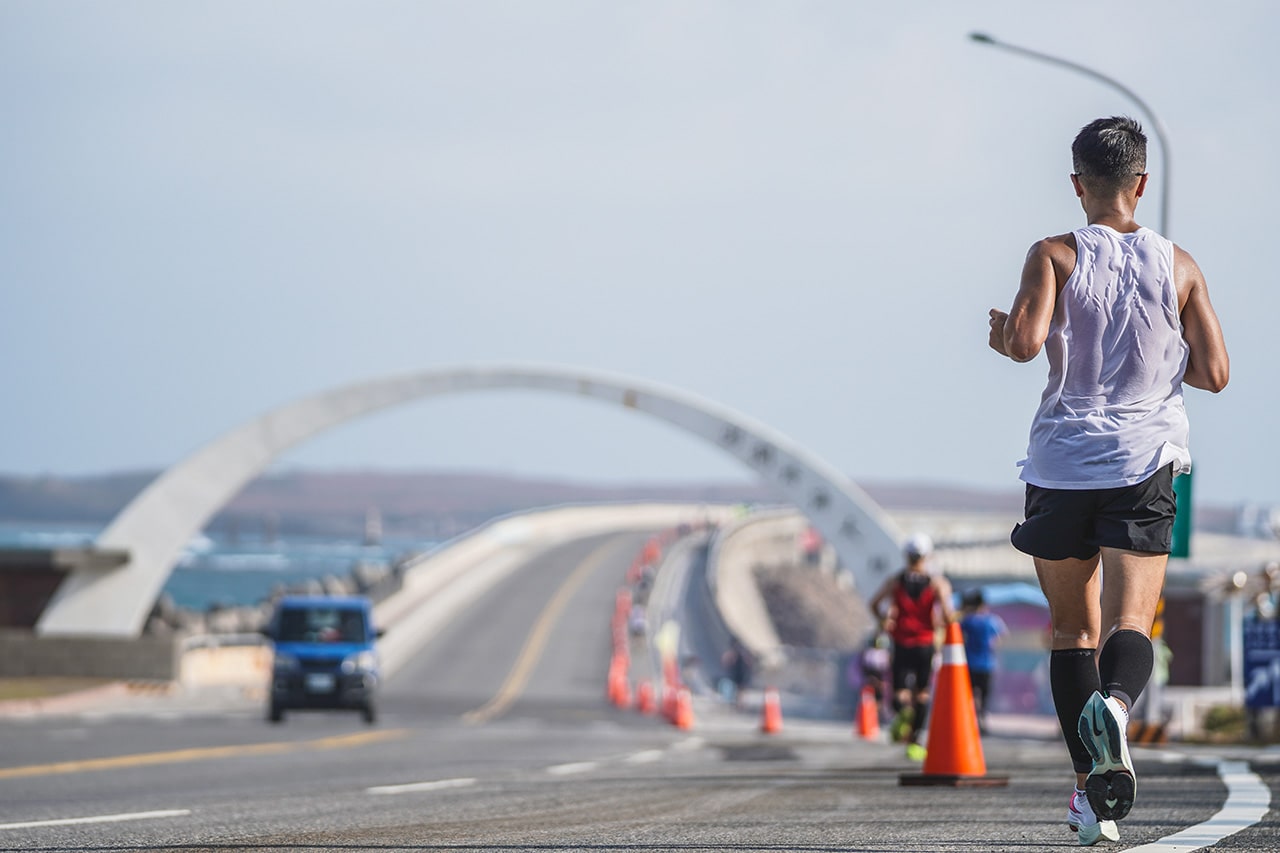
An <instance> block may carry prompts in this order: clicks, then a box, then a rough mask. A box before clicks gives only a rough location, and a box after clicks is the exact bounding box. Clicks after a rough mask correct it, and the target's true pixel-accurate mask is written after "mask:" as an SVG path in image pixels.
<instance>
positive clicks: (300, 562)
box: [0, 523, 437, 611]
mask: <svg viewBox="0 0 1280 853" xmlns="http://www.w3.org/2000/svg"><path fill="white" fill-rule="evenodd" d="M101 530H102V528H101V527H100V526H94V525H75V524H35V523H30V524H14V523H0V548H76V547H84V546H87V545H91V544H92V543H93V541H94V539H96V538H97V536H98V534H99V533H100V532H101ZM436 544H437V543H435V542H433V541H430V540H425V539H407V538H395V537H386V538H382V539H381V540H380V541H378V542H377V543H375V544H366V543H365V542H363V541H362V540H361V539H359V538H354V539H343V538H339V537H333V536H320V535H309V536H308V535H280V536H274V537H265V536H261V535H258V536H244V535H239V536H236V537H234V538H232V537H228V536H226V535H220V534H199V535H197V536H195V537H194V538H193V539H192V540H191V541H190V542H189V543H187V547H186V548H185V549H184V550H183V552H182V555H181V556H180V557H179V559H178V563H177V565H176V566H175V567H174V570H173V572H172V573H171V574H170V575H169V578H168V580H166V582H165V585H164V589H163V592H162V594H166V595H168V596H169V597H170V598H172V599H173V602H174V604H176V605H177V606H179V607H182V608H185V609H189V610H200V611H204V610H208V609H210V608H212V607H234V606H241V605H251V604H257V603H258V602H260V601H262V600H263V599H265V598H268V597H270V596H271V594H272V593H273V592H275V591H277V590H278V589H280V588H296V587H297V586H299V585H300V584H303V583H305V582H307V581H310V580H319V579H322V578H324V577H326V576H329V575H332V576H334V577H346V576H348V575H350V574H351V571H352V569H354V568H355V566H356V565H357V564H359V563H372V564H375V565H379V564H380V565H391V564H393V563H394V562H396V561H399V560H401V559H404V558H406V557H408V556H411V555H413V554H420V553H425V552H427V551H430V550H431V549H432V548H433V547H435V545H436Z"/></svg>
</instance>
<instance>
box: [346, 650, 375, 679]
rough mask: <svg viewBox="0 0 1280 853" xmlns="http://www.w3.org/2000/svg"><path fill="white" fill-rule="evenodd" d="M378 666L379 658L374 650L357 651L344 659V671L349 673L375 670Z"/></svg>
mask: <svg viewBox="0 0 1280 853" xmlns="http://www.w3.org/2000/svg"><path fill="white" fill-rule="evenodd" d="M377 668H378V658H377V656H376V655H374V653H373V652H370V651H363V652H356V653H355V654H353V655H347V656H346V657H345V658H343V659H342V671H343V672H344V673H346V674H347V675H350V674H352V673H353V672H373V671H374V670H376V669H377Z"/></svg>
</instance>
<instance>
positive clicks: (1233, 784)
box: [1129, 761, 1271, 853]
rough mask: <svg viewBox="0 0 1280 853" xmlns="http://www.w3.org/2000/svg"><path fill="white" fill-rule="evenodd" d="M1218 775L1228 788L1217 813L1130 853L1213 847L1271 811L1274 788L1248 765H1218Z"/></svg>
mask: <svg viewBox="0 0 1280 853" xmlns="http://www.w3.org/2000/svg"><path fill="white" fill-rule="evenodd" d="M1218 776H1220V777H1221V778H1222V781H1223V783H1225V784H1226V786H1227V801H1226V802H1225V803H1224V804H1223V806H1222V809H1221V810H1220V811H1219V812H1218V813H1217V814H1215V815H1214V816H1213V817H1211V818H1209V819H1208V820H1206V821H1205V822H1204V823H1197V824H1196V825H1195V826H1189V827H1187V828H1186V829H1184V830H1182V831H1181V832H1175V833H1174V834H1173V835H1168V836H1165V837H1164V838H1161V839H1160V840H1159V841H1153V842H1151V843H1150V844H1144V845H1142V846H1141V847H1131V848H1130V849H1129V853H1190V851H1192V850H1201V849H1203V848H1205V847H1210V846H1212V845H1214V844H1216V843H1218V842H1219V841H1221V840H1222V839H1224V838H1226V837H1227V836H1228V835H1234V834H1235V833H1237V832H1239V831H1240V830H1242V829H1246V828H1248V827H1250V826H1253V825H1254V824H1255V823H1257V822H1258V821H1260V820H1262V819H1263V818H1264V817H1265V816H1266V814H1267V810H1268V809H1270V808H1271V789H1270V788H1268V787H1267V786H1266V783H1265V782H1263V781H1262V780H1261V779H1259V778H1258V776H1257V774H1256V773H1254V772H1253V771H1252V770H1250V769H1249V764H1248V762H1245V761H1221V762H1218Z"/></svg>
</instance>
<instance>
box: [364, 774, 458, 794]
mask: <svg viewBox="0 0 1280 853" xmlns="http://www.w3.org/2000/svg"><path fill="white" fill-rule="evenodd" d="M475 783H476V780H475V779H472V778H469V777H464V778H461V779H437V780H436V781H434V782H408V783H406V784H404V785H376V786H374V787H372V788H365V789H364V791H365V793H366V794H408V793H412V792H414V791H440V790H443V789H445V788H465V787H467V786H468V785H474V784H475Z"/></svg>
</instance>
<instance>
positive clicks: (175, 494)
mask: <svg viewBox="0 0 1280 853" xmlns="http://www.w3.org/2000/svg"><path fill="white" fill-rule="evenodd" d="M492 389H526V390H527V389H534V390H542V391H550V392H555V393H560V394H573V395H577V396H582V397H589V398H592V399H596V400H600V401H602V402H605V403H612V404H614V405H620V406H622V407H623V408H626V409H630V410H633V411H636V412H641V413H643V414H647V415H650V416H652V417H654V418H657V419H659V420H661V421H665V422H666V423H668V424H670V425H672V426H675V427H679V428H680V429H683V430H685V431H686V432H689V433H692V434H694V435H696V436H698V437H699V438H702V439H703V440H705V441H707V442H708V443H710V444H712V445H714V446H715V447H717V448H719V449H720V450H722V451H723V452H725V453H728V454H729V455H731V456H733V457H734V458H735V459H737V460H738V461H740V462H742V463H743V464H745V465H747V466H748V467H750V468H751V469H752V470H753V471H755V472H756V473H757V474H758V475H759V476H760V477H761V478H762V479H763V480H765V481H766V482H768V483H770V484H772V485H773V486H774V487H776V488H777V490H778V491H779V492H780V494H781V496H783V497H785V498H786V500H788V501H789V502H790V503H792V504H793V505H794V506H795V507H796V508H797V509H799V510H800V511H801V512H803V513H804V514H805V515H806V516H807V517H808V518H809V519H810V521H811V522H812V523H813V525H814V527H816V528H817V529H818V530H819V531H820V532H821V533H822V535H823V536H824V537H826V539H827V541H828V542H830V543H831V544H832V546H833V547H834V548H835V550H836V553H837V554H838V555H839V557H840V559H841V562H842V563H843V564H844V565H845V567H847V568H848V569H849V570H850V572H851V573H852V575H853V579H854V583H855V584H856V585H857V587H858V589H859V590H861V591H862V593H863V594H864V595H868V594H870V593H871V591H872V590H874V589H875V588H876V587H877V586H878V585H879V583H880V581H881V580H882V579H883V577H884V576H885V574H886V573H887V572H888V571H889V569H890V568H892V567H894V566H896V564H897V561H898V541H899V539H900V538H901V537H900V534H899V533H898V531H897V530H896V528H895V526H894V524H893V522H892V521H891V520H890V519H889V517H888V516H887V515H886V514H885V512H884V511H883V510H882V509H881V508H880V507H879V506H878V505H877V504H876V503H875V502H874V501H873V500H871V498H870V497H868V496H867V495H866V493H864V492H863V491H862V490H861V489H860V488H858V487H857V486H856V485H855V484H854V483H853V482H852V481H850V480H849V479H848V477H846V476H845V475H844V474H842V473H840V472H839V471H837V470H835V469H834V468H832V467H831V466H830V465H828V464H827V463H825V462H824V461H822V460H821V459H819V458H818V457H817V456H815V455H814V454H813V453H810V452H809V451H807V450H805V449H804V448H802V447H800V446H799V445H797V444H795V443H794V442H792V441H790V440H789V439H787V438H786V437H785V436H783V435H780V434H778V433H777V432H775V431H774V430H772V429H770V428H769V427H767V426H765V425H764V424H761V423H758V422H756V421H753V420H752V419H750V418H748V417H746V416H745V415H742V414H739V413H737V412H734V411H732V410H730V409H727V408H725V407H723V406H720V405H717V404H715V403H713V402H711V401H709V400H705V399H702V398H700V397H697V396H695V395H693V394H690V393H687V392H684V391H680V390H678V389H675V388H670V387H664V386H661V385H657V384H654V383H650V382H643V381H640V380H636V379H631V378H628V377H624V376H615V375H608V374H603V373H597V372H592V371H585V370H580V369H577V368H572V367H562V366H530V365H495V366H458V367H448V368H439V369H434V370H424V371H420V372H415V373H410V374H407V375H403V376H394V377H388V378H382V379H373V380H369V381H365V382H359V383H356V384H353V385H348V386H345V387H342V388H337V389H334V390H331V391H327V392H324V393H320V394H316V395H314V396H311V397H307V398H304V399H302V400H298V401H295V402H292V403H287V404H285V405H283V406H280V407H279V408H276V409H273V410H271V411H269V412H267V413H266V414H264V415H262V416H261V417H258V418H255V419H254V420H252V421H250V422H248V423H246V424H244V425H242V426H240V427H238V428H236V429H233V430H231V431H230V432H228V433H226V434H225V435H223V436H221V437H219V438H217V439H215V440H214V441H212V442H210V443H209V444H207V445H206V446H204V447H203V448H202V449H200V450H198V451H196V452H195V453H194V454H192V455H191V456H189V457H188V458H186V459H184V460H183V461H181V462H179V463H178V464H176V465H174V466H173V467H172V468H170V469H169V470H167V471H165V472H164V473H163V474H162V475H160V476H159V477H158V478H156V480H155V481H154V482H152V483H151V484H150V485H149V486H148V487H147V488H146V489H144V490H143V491H142V492H141V493H140V494H139V495H138V496H137V497H136V498H135V499H134V500H133V501H132V502H131V503H130V504H129V505H128V506H126V507H125V508H124V509H123V510H122V511H121V512H120V514H119V515H118V516H117V517H116V518H115V519H114V520H113V521H112V522H111V523H110V524H109V525H108V526H107V528H106V529H105V530H104V531H103V532H102V534H101V535H100V536H99V537H98V539H97V541H96V542H95V543H94V544H95V548H96V549H98V550H99V551H103V552H115V553H123V554H124V562H123V564H122V565H118V566H113V565H111V564H110V562H109V561H107V562H102V563H99V564H92V565H83V566H80V567H78V568H76V569H75V570H74V571H72V572H71V573H70V574H69V575H68V576H67V577H66V578H65V579H64V580H63V581H62V583H61V584H60V585H59V587H58V589H57V591H56V593H55V594H54V596H53V598H52V599H51V600H50V602H49V604H48V606H47V607H46V608H45V609H44V611H43V612H42V613H41V615H40V618H39V620H38V622H37V623H36V634H37V635H38V636H46V637H50V636H103V637H119V638H128V637H137V636H139V635H140V634H141V633H142V629H143V626H144V624H145V621H146V618H147V615H148V613H149V612H150V611H151V608H152V606H153V605H154V603H155V600H156V598H157V597H158V596H159V594H160V591H161V590H162V589H163V587H164V584H165V580H166V579H167V578H168V576H169V574H170V572H172V571H173V568H174V566H175V564H176V563H177V561H178V559H179V557H180V555H181V554H182V550H183V548H184V547H185V545H186V544H187V542H188V541H189V540H190V539H191V537H192V536H194V535H195V534H197V533H199V532H200V530H202V529H203V528H204V526H205V525H206V524H207V523H208V522H209V520H210V519H211V518H212V517H213V516H214V515H215V514H216V513H217V512H218V510H219V509H221V508H222V507H223V506H225V505H226V504H227V502H228V501H230V500H231V499H232V498H233V497H234V496H235V495H236V493H238V492H239V491H240V490H241V489H243V488H244V487H245V486H246V485H247V484H248V483H249V482H250V481H252V480H253V479H254V478H255V477H257V476H258V475H259V474H260V473H261V472H262V471H263V470H265V469H266V467H267V466H268V465H269V464H270V463H271V461H272V460H274V459H275V458H276V457H277V456H279V455H280V454H282V453H284V452H285V451H286V450H289V449H290V448H292V447H294V446H295V445H298V444H300V443H302V442H304V441H306V440H307V439H309V438H312V437H313V436H315V435H316V434H318V433H320V432H322V431H324V430H327V429H329V428H331V427H334V426H338V425H340V424H343V423H346V422H347V421H351V420H354V419H356V418H359V417H362V416H364V415H368V414H371V413H373V412H376V411H379V410H382V409H386V408H389V407H392V406H396V405H399V404H402V403H407V402H410V401H414V400H418V399H421V398H424V397H430V396H435V395H439V394H453V393H459V392H464V391H479V390H492Z"/></svg>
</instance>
